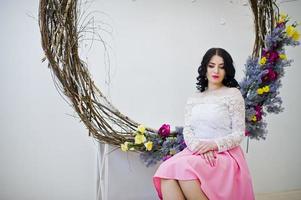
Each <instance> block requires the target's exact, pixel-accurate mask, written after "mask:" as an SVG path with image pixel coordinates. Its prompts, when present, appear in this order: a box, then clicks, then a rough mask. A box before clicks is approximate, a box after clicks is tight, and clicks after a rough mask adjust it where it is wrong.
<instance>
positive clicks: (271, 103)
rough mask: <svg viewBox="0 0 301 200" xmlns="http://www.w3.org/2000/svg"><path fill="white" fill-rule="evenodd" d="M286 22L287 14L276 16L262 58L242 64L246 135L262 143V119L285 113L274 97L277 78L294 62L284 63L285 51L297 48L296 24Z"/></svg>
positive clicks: (278, 100)
mask: <svg viewBox="0 0 301 200" xmlns="http://www.w3.org/2000/svg"><path fill="white" fill-rule="evenodd" d="M289 20H290V19H289V17H288V15H287V14H280V16H277V15H276V20H275V21H276V23H275V25H274V29H273V30H272V32H271V33H270V34H268V35H267V36H266V38H265V47H264V48H263V49H262V51H261V56H260V57H257V58H256V57H255V58H251V57H249V58H248V60H247V63H246V64H245V78H244V79H243V81H242V82H240V83H239V85H240V86H241V92H242V95H243V97H244V99H245V105H246V131H245V135H246V136H248V137H250V138H255V139H260V138H262V139H265V137H266V134H267V130H266V126H267V123H266V122H264V121H263V116H266V113H275V114H278V113H279V112H282V111H283V110H284V108H283V107H281V104H282V99H281V97H279V96H277V95H278V94H279V91H278V90H279V88H280V87H281V86H282V84H281V79H280V78H281V77H283V76H284V68H285V67H288V66H290V65H291V63H292V62H293V60H288V59H287V56H286V53H285V48H284V47H285V46H298V45H300V42H299V38H300V33H299V32H298V31H297V29H296V27H297V23H296V22H294V23H293V24H291V25H287V23H288V21H289ZM264 108H265V110H264Z"/></svg>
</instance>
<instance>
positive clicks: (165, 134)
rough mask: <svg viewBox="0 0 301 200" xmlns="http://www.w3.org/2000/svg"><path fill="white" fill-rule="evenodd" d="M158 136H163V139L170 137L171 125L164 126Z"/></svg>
mask: <svg viewBox="0 0 301 200" xmlns="http://www.w3.org/2000/svg"><path fill="white" fill-rule="evenodd" d="M158 134H159V135H161V136H162V137H168V136H169V134H170V125H169V124H163V125H162V126H161V127H160V129H159V131H158Z"/></svg>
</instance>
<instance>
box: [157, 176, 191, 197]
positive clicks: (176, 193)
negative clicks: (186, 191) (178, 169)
mask: <svg viewBox="0 0 301 200" xmlns="http://www.w3.org/2000/svg"><path fill="white" fill-rule="evenodd" d="M161 191H162V196H163V199H164V200H185V197H184V195H183V192H182V190H181V188H180V186H179V183H178V181H177V180H173V179H161Z"/></svg>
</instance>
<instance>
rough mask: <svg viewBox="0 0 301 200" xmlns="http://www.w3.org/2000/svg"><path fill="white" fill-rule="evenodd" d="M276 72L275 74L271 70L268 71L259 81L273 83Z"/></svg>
mask: <svg viewBox="0 0 301 200" xmlns="http://www.w3.org/2000/svg"><path fill="white" fill-rule="evenodd" d="M277 75H278V74H277V72H275V71H274V70H272V69H271V68H269V69H268V73H267V74H266V75H264V76H263V77H262V78H261V80H262V81H274V80H276V79H277Z"/></svg>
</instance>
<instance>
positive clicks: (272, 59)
mask: <svg viewBox="0 0 301 200" xmlns="http://www.w3.org/2000/svg"><path fill="white" fill-rule="evenodd" d="M262 56H264V57H266V58H267V59H268V61H269V63H271V64H275V63H276V62H277V60H278V59H279V53H278V52H277V51H266V50H265V49H264V50H262Z"/></svg>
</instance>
